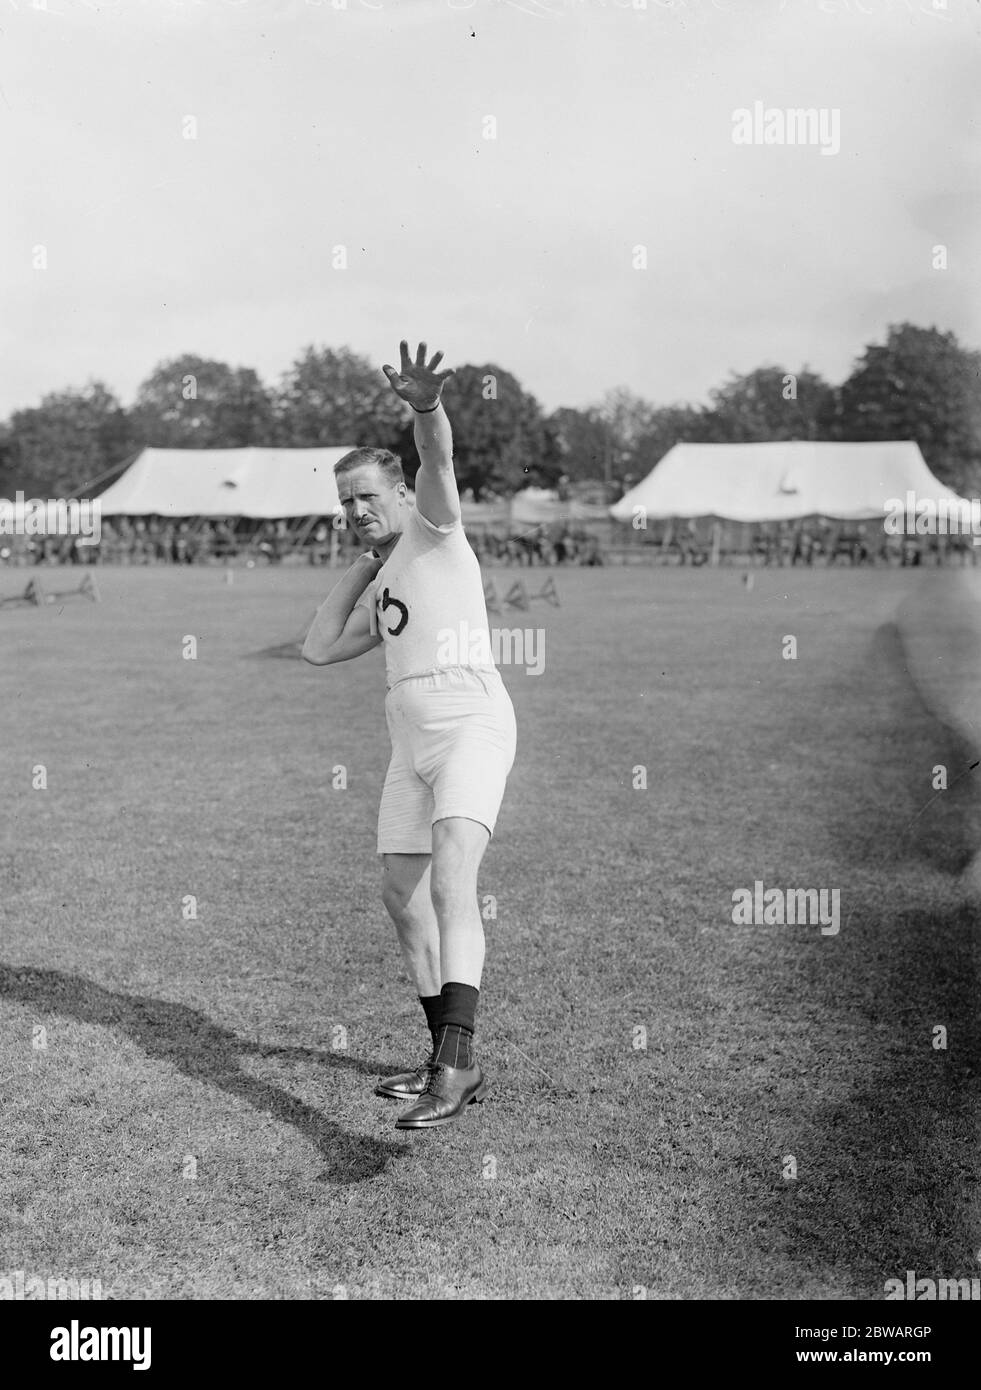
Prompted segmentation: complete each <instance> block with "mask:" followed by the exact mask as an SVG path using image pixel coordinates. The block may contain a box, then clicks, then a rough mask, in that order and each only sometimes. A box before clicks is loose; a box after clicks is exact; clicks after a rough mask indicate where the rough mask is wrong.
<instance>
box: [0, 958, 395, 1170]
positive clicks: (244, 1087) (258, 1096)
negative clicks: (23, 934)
mask: <svg viewBox="0 0 981 1390" xmlns="http://www.w3.org/2000/svg"><path fill="white" fill-rule="evenodd" d="M0 996H3V998H5V999H9V1000H12V1001H14V1002H15V1003H21V1004H29V1005H30V1006H31V1007H32V1008H33V1009H35V1010H37V1011H38V1012H40V1013H53V1014H61V1015H62V1016H63V1017H66V1018H72V1019H74V1020H76V1022H78V1023H90V1024H96V1025H98V1026H99V1027H101V1028H108V1029H115V1030H117V1031H120V1030H121V1031H122V1032H124V1033H127V1034H128V1035H129V1036H130V1037H131V1038H132V1039H133V1041H134V1042H135V1043H137V1045H138V1046H139V1047H141V1048H142V1049H143V1051H144V1052H145V1053H146V1054H147V1056H148V1057H152V1058H154V1059H156V1060H158V1061H161V1062H167V1063H169V1064H170V1065H171V1066H174V1067H176V1068H177V1069H178V1070H179V1071H181V1072H183V1073H184V1075H185V1076H187V1077H189V1078H190V1079H191V1080H192V1081H199V1082H203V1083H204V1084H205V1085H208V1086H217V1087H218V1089H219V1090H222V1091H225V1092H227V1093H228V1094H229V1095H232V1096H235V1097H236V1098H237V1099H239V1100H242V1101H244V1102H246V1104H248V1105H251V1106H252V1107H253V1109H255V1110H262V1111H265V1113H266V1114H268V1115H271V1116H272V1118H273V1119H274V1120H277V1121H279V1122H280V1123H282V1124H289V1125H293V1127H294V1128H295V1129H296V1130H298V1131H299V1133H300V1134H302V1135H303V1137H304V1139H306V1140H307V1141H308V1142H309V1143H311V1144H313V1146H314V1148H315V1149H316V1150H317V1152H318V1153H319V1154H320V1155H321V1157H322V1158H323V1159H324V1161H325V1163H326V1165H327V1167H326V1171H325V1172H324V1174H323V1175H322V1178H323V1180H324V1181H327V1182H336V1183H355V1182H361V1181H363V1180H364V1179H365V1178H373V1177H377V1176H378V1174H379V1173H381V1172H383V1171H384V1170H385V1168H386V1167H387V1166H388V1164H389V1162H390V1160H391V1159H393V1158H395V1157H397V1156H398V1155H400V1154H403V1153H405V1152H406V1146H404V1145H400V1144H396V1143H393V1142H387V1141H386V1142H382V1141H380V1140H377V1139H369V1138H366V1137H365V1136H364V1135H359V1134H349V1133H348V1132H347V1131H346V1130H343V1129H341V1127H340V1126H339V1125H337V1124H335V1123H333V1122H332V1121H331V1120H329V1119H327V1118H326V1116H324V1115H322V1114H321V1113H320V1112H319V1111H317V1110H314V1109H313V1108H312V1107H311V1106H309V1105H305V1104H304V1103H303V1101H300V1100H297V1099H296V1097H295V1096H291V1095H290V1094H289V1093H288V1092H287V1091H284V1090H282V1089H281V1088H280V1087H278V1086H273V1085H271V1084H270V1083H269V1082H266V1081H260V1080H258V1079H257V1078H255V1077H253V1076H249V1074H248V1073H247V1072H245V1071H243V1070H242V1067H241V1066H240V1064H239V1059H240V1058H241V1057H243V1056H247V1055H251V1056H257V1057H277V1058H281V1059H283V1060H286V1061H301V1062H325V1063H327V1064H328V1065H329V1066H331V1067H348V1068H351V1069H353V1070H354V1071H357V1072H361V1073H364V1074H366V1075H370V1076H373V1077H374V1076H378V1075H380V1074H381V1073H382V1072H383V1071H384V1070H386V1068H384V1067H381V1066H375V1065H373V1064H371V1063H369V1062H364V1061H361V1060H360V1059H358V1058H356V1057H346V1056H343V1055H342V1054H339V1053H336V1052H323V1051H319V1050H318V1049H316V1048H307V1047H270V1046H268V1045H263V1044H261V1043H255V1042H250V1041H249V1040H248V1039H246V1038H241V1037H239V1036H238V1035H237V1034H236V1033H232V1032H230V1031H229V1029H227V1028H220V1027H219V1026H218V1025H217V1024H216V1023H213V1022H212V1021H211V1019H209V1018H208V1017H207V1015H206V1014H203V1013H200V1012H199V1011H198V1010H197V1009H191V1008H188V1006H187V1005H186V1004H174V1003H169V1002H168V1001H166V1000H163V999H151V998H148V997H146V996H144V995H130V994H116V993H113V991H112V990H108V989H105V988H103V986H102V985H98V984H96V983H94V981H92V980H86V979H85V978H84V977H82V976H80V975H66V974H63V973H62V972H61V971H59V970H41V969H34V968H32V967H29V966H28V967H22V968H17V967H15V966H11V965H3V964H0Z"/></svg>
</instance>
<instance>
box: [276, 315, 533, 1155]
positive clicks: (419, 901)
mask: <svg viewBox="0 0 981 1390" xmlns="http://www.w3.org/2000/svg"><path fill="white" fill-rule="evenodd" d="M400 350H401V365H400V367H399V370H398V371H397V372H396V371H395V370H394V369H393V368H392V367H389V366H386V367H384V368H383V369H382V370H383V371H384V373H385V375H386V377H387V378H388V381H389V384H390V385H391V387H392V390H393V391H395V393H396V395H398V396H400V397H401V398H402V400H404V401H407V402H408V403H409V405H411V406H412V408H413V410H414V411H415V412H416V418H415V430H414V433H415V444H416V449H417V450H418V453H419V459H420V467H419V472H418V474H417V475H416V491H415V505H414V506H413V505H412V502H411V499H410V498H409V496H408V492H407V489H406V485H405V479H404V478H403V476H402V465H401V463H400V461H399V459H398V458H397V457H396V455H395V454H392V453H390V452H389V451H388V450H387V449H371V448H362V449H354V450H352V452H351V453H349V454H345V456H344V457H343V458H342V459H341V460H340V462H339V463H337V464H336V465H335V468H334V472H335V474H336V477H337V490H338V494H339V496H340V500H341V503H342V505H343V507H344V511H345V514H346V516H347V519H348V523H349V525H351V526H352V527H353V529H354V531H355V533H356V535H357V536H358V537H359V538H360V539H361V540H363V541H365V542H366V543H367V544H369V545H371V546H372V547H373V549H372V552H371V553H369V554H365V555H361V556H360V557H359V558H358V559H357V560H356V561H355V563H354V564H353V565H352V566H351V568H350V569H349V570H348V571H347V573H346V574H345V575H344V576H343V578H342V579H341V580H340V582H339V583H338V584H337V585H336V586H335V587H334V589H332V591H331V593H330V595H329V596H328V598H327V600H326V601H325V602H324V603H323V604H322V605H321V607H320V609H319V611H318V613H317V616H316V618H315V619H314V622H313V626H312V627H311V628H310V631H309V633H308V634H307V638H306V641H305V643H304V646H303V656H304V658H305V659H306V660H307V661H309V662H311V663H312V664H313V665H315V666H328V665H331V664H332V663H333V662H336V661H348V660H350V659H351V658H352V657H355V656H361V655H362V653H364V652H366V651H370V650H371V649H372V648H373V647H377V646H378V645H379V644H381V643H383V644H384V647H385V664H386V670H387V678H388V695H387V697H386V700H385V715H386V719H387V721H388V729H389V733H390V735H391V739H392V761H391V763H390V765H389V768H388V774H387V776H386V778H385V787H384V790H383V792H382V799H381V807H380V809H379V813H378V853H379V854H380V855H381V856H382V863H383V880H382V898H383V900H384V903H385V906H386V908H387V909H388V912H389V914H390V916H391V918H392V920H393V921H394V923H395V929H396V932H397V934H398V939H399V943H400V945H401V948H402V954H403V957H404V959H405V964H406V967H407V968H408V970H409V973H410V975H411V976H412V979H413V982H414V983H415V986H416V989H417V991H418V993H419V998H420V1001H421V1003H422V1006H423V1008H424V1010H425V1013H426V1020H427V1023H428V1025H429V1030H430V1034H431V1037H432V1052H431V1055H430V1056H429V1057H428V1058H427V1060H426V1061H425V1062H423V1063H421V1064H420V1065H419V1066H418V1067H415V1068H414V1069H413V1070H412V1071H408V1072H402V1073H399V1075H397V1076H390V1077H386V1078H385V1079H384V1080H383V1081H381V1082H380V1083H379V1085H378V1086H377V1088H376V1094H378V1095H383V1096H392V1097H394V1098H395V1099H404V1100H410V1101H411V1102H412V1103H411V1104H410V1105H409V1107H408V1109H406V1110H404V1111H403V1112H402V1113H401V1114H400V1115H399V1117H398V1120H397V1121H396V1125H397V1127H398V1128H399V1129H427V1128H430V1127H432V1126H435V1125H443V1124H448V1123H449V1122H450V1121H451V1120H455V1119H456V1118H457V1117H458V1116H459V1115H460V1114H461V1113H462V1111H463V1110H464V1108H465V1107H466V1106H467V1105H468V1104H470V1103H471V1102H472V1101H481V1100H483V1098H484V1094H485V1092H486V1090H487V1082H486V1080H485V1079H484V1076H483V1073H482V1071H481V1069H480V1066H479V1065H478V1063H477V1060H476V1057H475V1055H474V1049H473V1035H474V1025H475V1016H476V1010H477V1000H478V994H479V989H480V976H481V971H482V968H483V963H484V931H483V923H482V921H481V917H480V911H479V909H478V906H477V870H478V868H479V866H480V861H481V859H482V857H483V854H484V850H485V849H486V848H487V843H488V841H489V840H490V837H491V835H492V834H493V831H494V824H495V821H496V820H497V813H498V810H499V809H500V805H501V798H502V796H503V794H504V784H505V782H506V780H507V775H508V773H509V772H510V770H511V765H512V763H513V762H514V752H515V722H514V710H513V708H512V705H511V700H510V698H509V696H508V693H507V691H506V689H505V687H504V683H503V681H502V680H501V677H500V675H499V673H498V671H497V669H496V667H495V665H494V661H493V658H492V656H491V643H490V631H489V628H488V623H487V608H486V605H485V603H484V590H483V583H482V581H481V577H480V566H479V565H478V563H477V558H476V556H475V555H474V553H473V551H472V550H471V548H470V545H469V543H468V541H467V538H466V536H465V535H464V531H463V524H462V521H461V517H460V497H459V493H458V491H457V485H456V478H455V476H454V472H453V437H452V435H451V433H450V423H449V420H448V419H447V418H446V413H445V411H444V410H443V407H442V405H441V404H440V394H441V392H442V389H443V383H444V381H445V380H446V378H447V377H449V376H451V375H452V372H450V371H442V372H440V371H437V370H436V368H437V367H438V365H439V363H440V362H441V361H442V357H443V354H442V353H441V352H437V353H436V354H435V356H434V357H433V359H432V361H431V362H430V363H429V365H428V366H427V365H426V345H425V343H420V344H419V348H418V351H417V353H416V360H415V362H412V361H411V360H410V358H409V350H408V344H407V343H406V342H405V341H403V342H402V344H401V347H400Z"/></svg>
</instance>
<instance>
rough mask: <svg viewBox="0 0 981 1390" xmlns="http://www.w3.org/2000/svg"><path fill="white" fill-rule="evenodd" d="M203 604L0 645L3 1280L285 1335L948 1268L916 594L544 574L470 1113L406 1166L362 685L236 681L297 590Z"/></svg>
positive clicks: (939, 895) (198, 585)
mask: <svg viewBox="0 0 981 1390" xmlns="http://www.w3.org/2000/svg"><path fill="white" fill-rule="evenodd" d="M21 573H22V572H21ZM524 577H525V578H529V576H528V575H527V574H526V575H525V576H524ZM0 578H2V579H3V583H4V585H5V586H6V587H5V588H4V592H6V591H7V590H9V589H12V588H14V587H16V583H17V582H18V581H17V576H15V575H14V574H12V573H8V574H7V575H6V576H0ZM530 578H531V579H532V580H533V581H535V580H537V579H538V578H539V575H538V574H532V575H531V576H530ZM222 580H223V576H222V575H221V574H219V573H218V572H216V571H210V570H188V571H186V572H176V571H141V570H130V571H126V570H122V571H105V572H103V573H102V575H101V576H100V583H101V587H102V591H103V599H104V601H103V603H102V605H101V606H99V607H95V606H92V605H88V604H85V603H83V602H77V603H68V604H65V605H64V606H63V607H62V608H57V607H52V608H49V609H46V610H44V611H41V612H37V611H34V610H27V609H24V610H8V611H6V612H4V613H2V614H0V653H2V655H0V698H2V705H0V709H2V711H3V714H2V719H3V728H4V738H3V741H2V749H0V773H2V782H0V785H2V788H3V831H2V841H0V856H2V858H0V867H2V880H0V882H2V888H0V906H2V912H3V918H2V921H3V925H2V941H0V1099H2V1103H3V1114H4V1123H3V1126H2V1133H0V1150H2V1153H3V1160H2V1170H0V1171H2V1177H0V1194H2V1197H0V1201H2V1209H3V1219H2V1221H0V1231H2V1235H0V1272H3V1271H4V1270H17V1269H23V1270H25V1271H27V1272H28V1273H29V1274H39V1275H48V1274H61V1275H66V1276H67V1275H77V1276H82V1277H85V1276H91V1277H97V1278H100V1279H101V1280H102V1283H103V1286H104V1288H105V1289H106V1292H107V1293H108V1294H109V1295H110V1296H112V1297H117V1298H144V1297H145V1298H260V1297H262V1298H287V1299H292V1298H309V1297H331V1296H333V1295H334V1293H335V1291H338V1290H339V1291H343V1292H345V1293H346V1294H347V1296H348V1297H352V1298H357V1297H361V1298H370V1297H398V1298H461V1297H462V1298H604V1299H617V1298H631V1297H634V1296H636V1293H637V1291H638V1290H646V1293H647V1296H648V1297H650V1298H693V1297H707V1298H754V1299H782V1298H800V1297H817V1298H833V1297H849V1298H881V1297H882V1295H883V1282H884V1280H885V1279H887V1278H890V1277H892V1276H895V1275H899V1276H900V1277H902V1274H903V1271H904V1270H906V1269H914V1270H916V1271H917V1272H918V1274H920V1275H921V1276H922V1275H931V1274H937V1273H939V1274H941V1275H946V1276H950V1277H958V1276H963V1275H966V1274H969V1273H971V1272H972V1270H973V1269H974V1261H975V1254H976V1252H977V1250H978V1248H979V1246H981V1240H979V1225H978V1219H977V1205H976V1198H975V1195H974V1194H976V1191H977V1187H976V1181H977V1172H976V1138H977V1133H976V1113H977V1112H976V1107H977V1085H976V1078H977V1058H978V1028H977V956H976V951H977V921H976V919H975V917H974V915H973V914H972V913H971V912H970V911H969V909H968V908H967V907H966V906H965V905H964V904H963V903H962V901H961V898H960V896H959V893H958V890H957V887H956V874H957V872H958V870H959V868H960V867H961V865H962V864H963V862H964V861H965V860H966V859H967V857H968V854H969V851H970V850H971V849H973V848H974V846H971V845H969V844H968V843H967V842H966V837H965V833H964V826H965V824H966V823H967V822H966V820H965V812H966V810H967V806H968V798H969V796H970V794H971V779H970V778H967V779H962V780H961V782H960V783H959V784H958V788H955V790H954V791H953V792H952V793H951V794H950V796H949V797H941V798H935V799H934V800H933V802H932V804H931V805H930V806H929V809H928V810H926V811H923V808H924V806H925V805H926V803H927V802H928V801H930V799H931V797H932V796H933V792H932V790H931V785H930V774H931V769H932V767H933V765H934V764H935V763H937V762H944V761H950V762H952V763H956V760H957V759H958V758H959V757H962V753H963V750H958V749H957V748H956V747H954V746H952V744H951V743H950V741H949V737H948V734H947V733H946V731H945V730H944V729H943V728H942V727H941V726H940V725H939V724H938V723H936V722H935V720H934V719H933V717H932V716H931V715H930V714H929V712H928V711H927V710H926V709H925V708H924V707H923V705H922V704H921V703H920V701H919V699H918V698H917V696H916V694H915V692H914V690H913V688H912V686H911V684H910V682H909V680H908V678H907V676H906V673H905V671H904V669H903V663H902V652H901V649H900V647H899V644H898V641H897V637H896V632H895V629H894V627H893V620H894V616H895V613H896V610H897V608H898V605H899V602H900V600H901V599H902V598H903V597H904V596H905V595H908V594H909V593H910V592H911V588H912V587H913V586H915V585H916V584H917V583H919V582H921V578H920V576H917V575H916V574H915V573H913V574H909V575H906V574H902V575H900V574H897V573H895V572H893V573H882V572H880V573H859V574H853V573H850V572H848V571H844V570H841V571H832V572H830V573H828V572H813V573H802V572H797V571H794V572H791V571H782V572H779V571H774V572H765V573H762V574H760V575H758V576H757V582H756V585H755V588H754V589H753V590H752V591H747V590H746V589H744V588H743V586H742V585H741V584H740V582H739V577H738V575H736V574H735V573H732V572H725V571H719V572H715V573H709V572H704V571H701V572H694V573H693V572H683V571H658V572H643V573H637V572H634V571H630V570H625V571H612V570H611V571H606V572H600V573H595V572H591V573H580V572H570V573H561V574H560V575H559V576H558V582H559V588H560V592H561V594H562V600H563V604H562V607H561V608H560V609H555V608H552V607H548V606H541V605H535V607H534V610H533V613H532V615H531V617H530V618H529V617H526V616H514V617H512V618H509V619H508V622H507V625H512V626H525V625H534V626H539V625H541V626H543V627H544V628H545V630H546V667H545V671H544V673H543V674H542V675H540V676H538V677H533V676H528V675H525V674H523V673H522V672H520V671H518V670H509V671H506V672H505V676H506V680H507V683H508V685H509V688H510V690H511V693H512V697H513V699H514V702H515V706H516V709H517V714H518V721H519V753H518V761H517V764H516V767H515V771H514V773H513V775H512V779H511V782H510V785H509V792H508V797H507V800H506V803H505V809H504V811H503V813H502V817H501V821H500V824H499V828H498V834H497V836H496V837H495V840H494V843H493V845H492V846H491V848H490V850H489V852H488V855H487V858H486V861H485V866H484V870H483V873H482V880H481V893H482V894H493V895H494V896H495V897H496V899H497V917H496V920H490V921H488V923H487V935H488V947H489V949H488V963H487V970H486V974H485V979H484V986H483V990H482V1003H481V1014H480V1020H479V1021H480V1035H479V1042H480V1049H481V1057H482V1060H483V1062H484V1065H485V1068H486V1070H487V1071H488V1073H489V1075H490V1076H491V1078H492V1081H493V1085H494V1090H493V1092H492V1095H491V1097H490V1098H489V1099H488V1102H487V1103H486V1104H485V1105H484V1106H483V1107H472V1108H471V1109H470V1110H469V1111H468V1113H467V1114H466V1116H465V1117H464V1119H463V1120H462V1121H461V1122H460V1123H459V1124H458V1125H456V1126H453V1127H450V1128H447V1129H444V1130H441V1131H437V1132H434V1133H431V1134H420V1135H404V1134H402V1133H399V1132H397V1131H396V1130H395V1129H394V1128H393V1122H394V1118H395V1114H396V1113H397V1106H395V1105H394V1103H389V1102H385V1101H382V1100H380V1099H377V1098H376V1097H375V1096H374V1095H373V1094H372V1088H373V1085H374V1080H375V1078H376V1076H377V1075H378V1074H379V1073H381V1072H383V1071H385V1070H387V1069H391V1068H394V1067H396V1066H401V1065H402V1064H404V1063H405V1062H408V1061H415V1060H416V1059H417V1057H418V1055H420V1049H421V1047H422V1044H423V1042H424V1031H423V1028H422V1026H421V1024H422V1015H421V1011H420V1010H419V1008H418V1004H417V1003H416V1001H415V998H414V995H413V993H412V990H411V987H410V985H409V982H408V980H407V978H406V976H405V974H404V971H403V970H402V967H401V963H400V960H399V957H398V953H397V950H396V947H395V942H394V936H393V933H392V930H391V927H390V924H389V923H388V921H387V918H386V916H385V914H384V911H383V909H382V908H381V905H380V903H379V901H378V897H377V886H378V885H377V866H376V862H375V860H374V856H373V849H374V841H373V831H374V822H375V814H376V809H377V800H378V795H379V791H380V786H381V780H382V777H383V774H384V769H385V766H386V762H387V755H388V743H387V735H386V731H385V723H384V717H383V695H384V681H383V674H382V664H381V660H380V657H379V656H378V654H373V655H372V656H370V657H368V658H365V659H363V660H362V661H360V662H355V663H351V664H350V665H349V666H346V667H338V668H332V669H330V670H326V671H324V670H321V671H317V670H314V669H312V668H308V667H305V666H303V665H302V664H301V663H299V662H297V661H290V660H271V659H265V658H261V657H257V656H255V655H253V654H254V653H256V652H257V651H259V650H261V649H263V648H265V647H267V646H270V645H273V644H276V643H279V642H284V641H286V640H287V639H288V638H290V637H291V636H293V635H294V634H295V633H296V632H297V631H298V630H299V629H300V628H301V627H302V626H303V623H304V621H305V619H306V618H307V617H308V615H309V613H310V612H311V611H312V609H313V607H314V605H315V603H316V602H317V600H318V598H319V596H320V592H321V591H322V589H323V587H324V586H325V584H327V583H329V582H330V580H329V577H327V578H325V577H324V575H323V574H318V573H317V572H315V571H306V570H304V571H299V570H297V571H288V570H284V571H280V572H275V571H262V572H260V571H248V572H245V571H239V572H237V573H236V576H235V583H234V584H233V585H232V586H230V587H229V586H226V585H225V584H224V583H223V582H222ZM788 634H793V635H794V636H796V638H797V642H798V658H797V660H796V661H786V660H784V659H783V658H782V655H781V648H782V639H783V637H784V636H785V635H788ZM187 635H193V636H195V637H196V638H197V642H198V655H197V659H196V660H194V661H186V660H183V659H182V657H181V649H182V642H183V639H184V637H185V636H187ZM38 764H43V765H44V766H45V768H46V771H47V789H46V790H35V789H33V788H32V769H34V768H35V766H36V765H38ZM338 764H343V765H344V766H345V767H346V769H347V779H348V785H347V789H346V790H334V789H333V787H332V785H331V781H332V778H331V769H332V768H333V767H335V766H336V765H338ZM638 765H644V766H646V769H647V779H648V785H647V788H646V790H640V789H635V788H634V785H633V782H634V772H633V770H634V768H635V767H637V766H638ZM919 812H923V813H922V814H919V816H918V813H919ZM917 817H918V818H917ZM914 818H917V819H915V820H914ZM758 878H760V879H763V880H764V881H765V883H766V884H767V886H768V887H769V886H780V887H818V888H820V887H827V888H838V889H840V892H841V918H842V928H841V931H840V933H839V935H837V936H835V937H832V936H824V935H822V934H821V932H820V930H819V929H818V928H817V927H808V926H798V927H789V926H785V927H765V926H754V927H748V926H734V925H733V924H732V921H731V906H732V903H731V895H732V892H733V890H734V889H736V888H739V887H752V884H753V882H754V880H756V879H758ZM188 895H193V896H194V897H195V898H196V900H197V918H196V920H186V919H185V917H184V916H183V915H182V910H183V907H184V901H185V899H186V897H187V896H188ZM936 1024H943V1025H944V1026H945V1027H946V1028H947V1030H948V1046H947V1048H946V1050H938V1049H936V1048H934V1047H933V1046H932V1038H933V1034H932V1029H933V1028H934V1026H935V1025H936ZM36 1027H41V1028H43V1029H45V1030H46V1032H45V1035H44V1041H45V1043H46V1046H45V1047H43V1048H40V1047H37V1046H35V1045H34V1044H35V1043H36V1042H39V1041H40V1040H41V1038H40V1035H37V1036H35V1034H34V1029H35V1028H36ZM639 1029H644V1030H646V1046H636V1045H635V1044H636V1043H643V1042H644V1041H645V1035H644V1034H641V1033H640V1032H638V1031H637V1030H639ZM339 1030H344V1031H343V1033H342V1032H341V1031H339ZM790 1155H792V1156H793V1157H794V1159H795V1160H796V1164H797V1176H796V1178H795V1179H788V1178H786V1177H784V1176H783V1173H784V1170H785V1167H786V1162H787V1158H788V1156H790Z"/></svg>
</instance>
